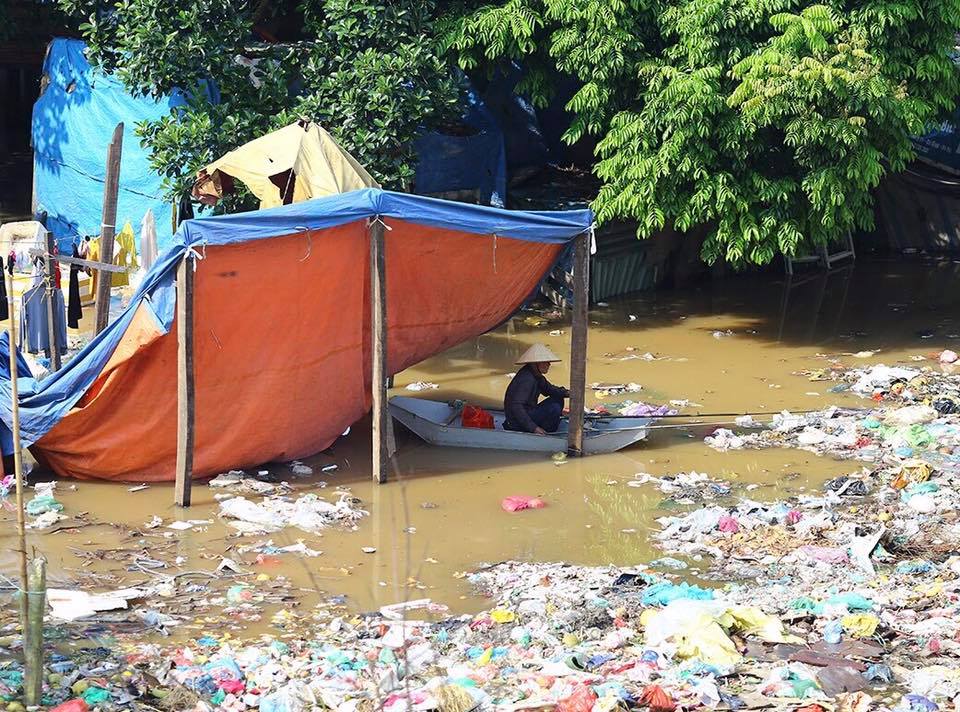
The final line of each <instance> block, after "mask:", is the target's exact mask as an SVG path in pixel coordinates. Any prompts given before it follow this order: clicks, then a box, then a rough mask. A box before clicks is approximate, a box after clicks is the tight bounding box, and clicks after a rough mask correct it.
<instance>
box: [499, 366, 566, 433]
mask: <svg viewBox="0 0 960 712" xmlns="http://www.w3.org/2000/svg"><path fill="white" fill-rule="evenodd" d="M542 395H543V396H547V397H551V396H553V397H555V398H566V397H567V396H568V395H569V391H567V389H566V388H561V387H560V386H555V385H553V384H552V383H550V382H549V381H548V380H547V379H546V377H545V376H544V375H543V374H542V373H540V371H538V370H537V368H536V364H532V363H528V364H527V365H525V366H524V367H523V368H521V369H520V370H519V371H517V375H516V376H514V377H513V380H512V381H510V385H509V386H507V392H506V393H505V394H504V396H503V412H504V414H505V415H506V416H507V421H506V423H505V424H504V427H505V428H506V429H507V430H521V431H526V432H528V433H532V432H533V431H534V430H536V429H537V424H536V423H534V422H533V420H531V419H530V415H529V413H528V411H529V410H530V409H531V408H533V407H535V406H536V405H537V401H538V400H539V399H540V396H542Z"/></svg>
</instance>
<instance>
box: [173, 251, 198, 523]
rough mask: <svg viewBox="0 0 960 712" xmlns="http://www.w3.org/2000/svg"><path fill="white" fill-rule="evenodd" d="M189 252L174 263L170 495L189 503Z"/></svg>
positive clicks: (191, 423) (191, 431)
mask: <svg viewBox="0 0 960 712" xmlns="http://www.w3.org/2000/svg"><path fill="white" fill-rule="evenodd" d="M194 279H195V275H194V273H193V265H192V264H191V263H190V255H189V253H188V254H185V255H184V256H183V260H182V261H181V262H180V265H179V266H178V267H177V480H176V486H175V488H174V494H173V499H174V502H175V503H176V504H177V506H179V507H189V506H190V499H191V490H192V488H193V439H194V373H193V285H194Z"/></svg>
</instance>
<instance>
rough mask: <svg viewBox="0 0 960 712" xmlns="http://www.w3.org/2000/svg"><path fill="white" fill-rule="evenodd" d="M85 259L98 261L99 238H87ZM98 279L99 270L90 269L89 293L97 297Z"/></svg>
mask: <svg viewBox="0 0 960 712" xmlns="http://www.w3.org/2000/svg"><path fill="white" fill-rule="evenodd" d="M87 259H88V260H90V261H91V262H99V261H100V238H99V237H97V238H87ZM99 281H100V270H98V269H91V270H90V293H91V294H92V295H93V298H94V299H96V298H97V283H98V282H99Z"/></svg>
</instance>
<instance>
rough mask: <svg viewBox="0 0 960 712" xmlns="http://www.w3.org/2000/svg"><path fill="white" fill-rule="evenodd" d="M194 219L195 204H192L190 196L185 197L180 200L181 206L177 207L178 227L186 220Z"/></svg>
mask: <svg viewBox="0 0 960 712" xmlns="http://www.w3.org/2000/svg"><path fill="white" fill-rule="evenodd" d="M192 219H193V203H192V202H190V196H189V195H184V196H183V197H181V198H180V204H179V205H178V206H177V227H179V226H180V223H182V222H183V221H184V220H192Z"/></svg>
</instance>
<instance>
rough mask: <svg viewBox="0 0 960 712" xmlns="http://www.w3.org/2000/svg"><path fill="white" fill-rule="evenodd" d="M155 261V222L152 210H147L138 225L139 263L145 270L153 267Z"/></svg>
mask: <svg viewBox="0 0 960 712" xmlns="http://www.w3.org/2000/svg"><path fill="white" fill-rule="evenodd" d="M156 261H157V220H156V218H154V217H153V210H152V209H148V210H147V213H146V215H144V216H143V222H142V223H140V263H141V264H142V265H143V268H144V269H145V270H149V269H150V268H151V267H153V263H154V262H156Z"/></svg>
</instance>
